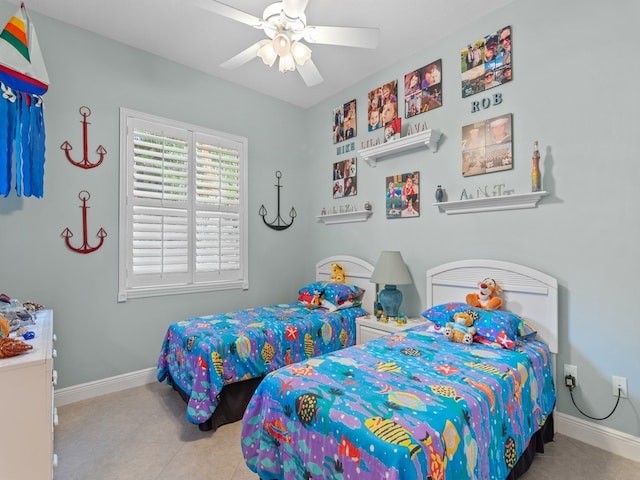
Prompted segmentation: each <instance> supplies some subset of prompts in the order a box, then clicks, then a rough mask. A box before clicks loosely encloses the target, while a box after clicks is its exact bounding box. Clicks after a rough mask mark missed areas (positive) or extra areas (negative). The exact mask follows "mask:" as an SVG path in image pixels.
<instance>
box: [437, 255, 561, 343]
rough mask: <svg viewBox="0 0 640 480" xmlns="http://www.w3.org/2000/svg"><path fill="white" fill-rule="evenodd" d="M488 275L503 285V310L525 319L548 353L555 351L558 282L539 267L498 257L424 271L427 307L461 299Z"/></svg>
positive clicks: (462, 300)
mask: <svg viewBox="0 0 640 480" xmlns="http://www.w3.org/2000/svg"><path fill="white" fill-rule="evenodd" d="M487 277H490V278H493V279H494V280H495V281H496V282H497V283H498V285H500V287H502V290H503V292H502V294H501V295H500V297H501V298H502V300H503V307H502V309H503V310H507V311H509V312H513V313H515V314H516V315H519V316H521V317H522V318H524V319H525V320H526V321H527V322H529V323H530V324H531V325H532V326H533V327H535V328H536V330H537V331H538V336H539V337H540V338H541V339H542V340H544V341H545V342H546V343H547V344H548V345H549V349H550V350H551V352H552V353H558V281H557V280H556V279H555V278H553V277H550V276H549V275H547V274H545V273H542V272H540V271H538V270H534V269H532V268H529V267H524V266H522V265H518V264H515V263H509V262H501V261H498V260H460V261H457V262H451V263H445V264H443V265H440V266H437V267H434V268H431V269H429V270H427V308H429V307H432V306H434V305H439V304H441V303H447V302H464V301H465V297H466V295H467V293H473V292H477V290H478V281H479V280H482V279H484V278H487Z"/></svg>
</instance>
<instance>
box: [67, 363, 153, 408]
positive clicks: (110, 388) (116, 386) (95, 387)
mask: <svg viewBox="0 0 640 480" xmlns="http://www.w3.org/2000/svg"><path fill="white" fill-rule="evenodd" d="M157 381H158V380H157V378H156V368H155V367H151V368H146V369H144V370H138V371H137V372H131V373H125V374H123V375H117V376H115V377H109V378H104V379H102V380H96V381H94V382H88V383H83V384H81V385H75V386H72V387H66V388H60V389H56V390H55V393H54V398H55V404H56V406H57V407H61V406H63V405H68V404H70V403H75V402H79V401H81V400H87V399H89V398H94V397H99V396H100V395H106V394H107V393H115V392H120V391H122V390H126V389H128V388H133V387H140V386H142V385H147V384H149V383H153V382H157Z"/></svg>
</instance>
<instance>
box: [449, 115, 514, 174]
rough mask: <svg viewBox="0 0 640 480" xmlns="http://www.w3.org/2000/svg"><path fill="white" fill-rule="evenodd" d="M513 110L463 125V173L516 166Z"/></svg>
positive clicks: (501, 169)
mask: <svg viewBox="0 0 640 480" xmlns="http://www.w3.org/2000/svg"><path fill="white" fill-rule="evenodd" d="M512 132H513V115H512V114H511V113H509V114H506V115H500V116H499V117H493V118H490V119H488V120H484V121H482V122H475V123H472V124H469V125H465V126H464V127H462V176H463V177H471V176H474V175H482V174H485V173H493V172H500V171H503V170H511V169H512V168H513V140H512Z"/></svg>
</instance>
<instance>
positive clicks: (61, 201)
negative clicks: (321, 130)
mask: <svg viewBox="0 0 640 480" xmlns="http://www.w3.org/2000/svg"><path fill="white" fill-rule="evenodd" d="M15 11H16V6H15V5H9V4H6V3H0V18H3V19H7V20H8V19H9V17H10V16H11V15H13V14H14V13H15ZM31 17H32V20H33V22H34V24H35V26H36V31H37V34H38V39H39V42H40V45H41V48H42V50H43V55H44V58H45V62H46V65H47V69H48V72H49V77H50V79H51V87H50V89H49V91H48V92H47V93H46V94H45V96H44V100H45V102H46V107H45V121H46V133H47V142H46V148H47V161H46V164H45V194H44V198H43V199H35V198H18V197H16V195H15V193H12V194H11V195H10V196H9V197H7V198H0V219H1V220H0V221H1V222H2V223H1V228H2V234H1V235H0V251H1V252H3V255H2V265H1V267H0V291H1V292H5V293H7V294H8V295H10V296H12V297H15V298H18V299H20V300H23V301H27V300H31V301H35V302H38V303H42V304H44V305H46V306H47V307H49V308H53V309H54V312H55V314H54V315H55V324H56V332H57V336H58V338H59V341H58V346H57V349H58V352H59V357H58V360H57V361H56V369H57V370H58V371H59V372H60V377H59V379H60V380H59V386H60V387H67V386H70V385H78V384H82V383H85V382H89V381H94V380H98V379H103V378H108V377H111V376H114V375H119V374H123V373H127V372H133V371H137V370H141V369H145V368H149V367H152V366H154V365H155V364H156V360H157V356H158V353H159V351H160V345H161V343H162V339H163V336H164V333H165V332H166V328H167V326H168V325H169V324H170V323H172V322H174V321H177V320H182V319H184V318H185V317H187V316H197V315H203V314H208V313H212V312H215V311H227V310H233V309H237V308H241V307H247V306H252V305H264V304H268V303H275V302H280V301H289V300H292V299H293V298H294V297H292V292H295V291H297V287H298V286H299V285H300V284H301V282H302V281H303V277H302V276H303V272H298V271H297V270H296V269H295V268H291V267H290V265H297V264H300V263H302V262H307V261H308V258H307V256H306V255H305V256H302V253H303V252H304V249H303V248H302V247H301V246H300V238H301V235H302V229H301V228H300V227H299V226H298V225H297V224H296V225H295V228H291V229H289V230H286V231H284V232H275V231H273V230H271V229H268V228H267V227H265V226H264V225H263V224H262V219H261V217H260V216H259V215H258V209H259V208H260V205H261V204H263V203H264V204H265V206H266V207H267V208H268V210H269V211H270V212H272V214H273V213H274V212H275V210H276V188H275V186H274V185H275V183H276V178H275V176H274V173H275V170H281V171H282V173H283V175H284V176H283V178H282V184H283V185H284V187H285V188H284V189H283V193H282V204H283V206H285V207H286V208H287V210H286V212H288V211H289V208H290V206H291V205H294V206H295V207H296V208H300V207H301V204H302V203H303V202H304V201H305V200H304V198H305V195H306V190H307V185H304V184H299V182H297V179H298V178H301V177H302V176H303V175H304V171H305V168H304V163H303V162H302V161H301V158H302V155H301V151H302V147H301V146H300V145H301V142H288V141H287V145H286V148H283V147H282V142H283V139H284V140H288V139H300V138H303V137H304V136H305V135H306V130H305V129H304V128H303V126H304V121H303V120H304V118H305V115H306V113H305V112H304V111H303V110H301V109H299V108H295V107H293V106H291V105H290V104H287V103H284V102H280V101H276V100H274V99H272V98H268V97H265V96H263V95H259V94H256V93H255V92H251V91H247V90H246V89H242V88H238V87H236V86H234V85H232V84H230V83H228V82H224V81H221V80H219V79H216V78H211V77H209V76H206V75H204V74H202V73H200V72H197V71H194V70H191V69H188V68H184V67H182V66H178V65H176V64H174V63H172V62H168V61H165V60H163V59H161V58H159V57H156V56H153V55H148V54H145V53H143V52H140V51H137V50H134V49H131V48H129V47H126V46H124V45H123V44H120V43H116V42H113V41H108V40H106V39H104V38H102V37H98V36H96V35H93V34H89V33H87V32H86V31H83V30H81V29H78V28H75V27H71V26H68V25H65V24H62V23H60V22H57V21H54V20H52V19H50V18H47V17H43V16H39V15H37V14H35V13H31ZM3 25H4V23H3ZM81 106H88V107H89V108H90V109H91V111H92V114H91V116H90V117H89V118H88V121H89V122H90V125H89V127H88V134H89V153H90V154H91V159H92V160H93V161H95V159H96V157H97V155H96V154H95V150H96V148H97V147H98V145H99V144H102V145H103V146H104V148H106V150H107V152H108V153H107V156H106V159H105V160H104V163H103V164H102V165H101V166H100V167H98V168H96V169H92V170H83V169H80V168H77V167H74V166H72V165H71V164H70V163H69V162H68V161H67V160H66V159H65V156H64V152H63V150H61V149H60V145H61V144H62V143H63V142H64V141H69V142H70V143H71V145H72V146H73V150H72V152H71V153H72V155H73V157H74V158H75V159H76V160H80V159H81V157H82V123H81V120H82V117H81V116H80V114H79V112H78V110H79V108H80V107H81ZM120 107H126V108H130V109H134V110H139V111H143V112H147V113H151V114H156V115H160V116H163V117H168V118H173V119H176V120H180V121H183V122H188V123H192V124H196V125H201V126H203V127H207V128H211V129H215V130H219V131H223V132H229V133H233V134H237V135H242V136H245V137H247V138H248V139H249V158H250V164H249V206H248V210H249V229H250V237H249V261H250V267H249V286H250V289H249V290H248V291H224V292H220V293H207V294H204V293H203V294H194V295H176V296H170V297H166V298H161V297H156V298H152V299H133V300H129V301H128V302H126V303H117V301H116V299H117V286H118V271H117V267H118V181H119V109H120ZM283 125H286V128H285V129H283V128H282V126H283ZM283 132H285V133H283ZM80 190H87V191H89V192H90V194H91V199H90V201H89V210H88V234H89V237H90V238H91V239H93V240H97V239H96V238H95V237H94V235H95V232H97V231H98V229H99V228H100V227H103V228H104V229H105V230H106V231H107V234H108V237H107V238H106V241H105V244H104V246H103V247H102V248H101V249H100V250H98V251H96V252H94V253H92V254H89V255H80V254H77V253H74V252H72V251H70V250H69V249H67V247H66V246H65V245H64V239H63V238H62V237H61V235H60V234H61V232H62V231H63V230H64V229H65V228H67V227H68V228H70V229H71V230H72V231H73V233H74V235H75V236H74V238H73V239H72V240H73V241H74V242H78V241H80V242H81V239H82V217H81V210H80V208H79V207H80V200H79V199H78V193H79V191H80ZM301 210H304V208H301ZM92 242H93V241H92ZM76 244H77V243H76ZM290 270H291V271H290ZM305 280H306V279H305Z"/></svg>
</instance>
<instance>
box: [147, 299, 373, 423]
mask: <svg viewBox="0 0 640 480" xmlns="http://www.w3.org/2000/svg"><path fill="white" fill-rule="evenodd" d="M361 315H366V311H365V310H363V309H361V308H358V307H353V308H347V309H344V310H338V311H336V312H328V311H327V310H326V309H316V310H309V309H308V308H306V307H305V306H303V305H302V304H300V303H292V304H283V305H272V306H268V307H256V308H250V309H247V310H239V311H235V312H229V313H223V314H218V315H210V316H206V317H197V318H191V319H189V320H184V321H180V322H176V323H174V324H172V325H170V326H169V328H168V330H167V333H166V335H165V338H164V341H163V342H162V348H161V352H160V356H159V358H158V369H157V377H158V380H159V381H161V382H162V381H164V380H165V379H166V378H168V376H169V375H170V376H171V379H172V381H173V382H175V383H176V384H177V386H178V387H180V388H181V389H182V391H183V392H185V393H186V394H187V395H189V401H188V404H187V419H188V420H189V421H190V422H192V423H195V424H200V423H204V422H205V421H206V420H208V419H209V418H210V417H211V415H212V414H213V411H214V410H215V408H216V406H217V404H218V401H219V400H218V394H219V393H220V391H221V390H222V388H223V387H224V386H225V385H227V384H230V383H234V382H239V381H242V380H248V379H250V378H258V377H261V376H264V375H265V374H267V373H269V372H271V371H273V370H276V369H277V368H280V367H283V366H285V365H290V364H292V363H294V362H299V361H301V360H306V359H308V358H310V357H314V356H317V355H321V354H323V353H327V352H332V351H334V350H338V349H340V348H344V347H348V346H350V345H353V344H354V343H355V337H356V334H355V319H356V317H358V316H361Z"/></svg>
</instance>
